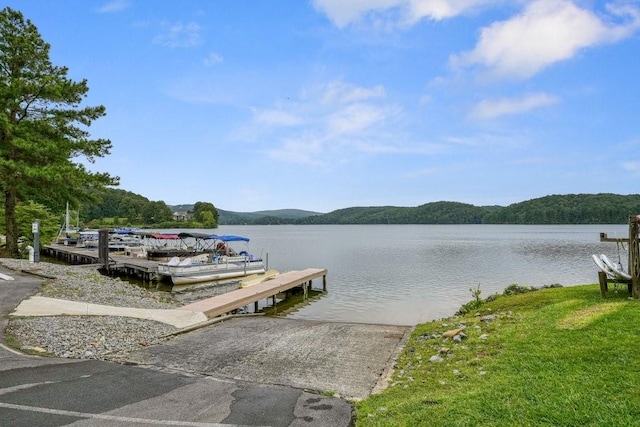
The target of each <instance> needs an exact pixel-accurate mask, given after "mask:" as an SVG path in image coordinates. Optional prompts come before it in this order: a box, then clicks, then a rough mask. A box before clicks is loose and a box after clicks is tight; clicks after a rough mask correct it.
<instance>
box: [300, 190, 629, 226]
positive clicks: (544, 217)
mask: <svg viewBox="0 0 640 427" xmlns="http://www.w3.org/2000/svg"><path fill="white" fill-rule="evenodd" d="M636 214H640V195H637V194H632V195H624V196H623V195H618V194H568V195H553V196H546V197H541V198H538V199H532V200H528V201H526V202H520V203H515V204H512V205H509V206H507V207H501V206H480V207H479V206H474V205H469V204H464V203H457V202H434V203H427V204H424V205H421V206H418V207H394V206H383V207H354V208H347V209H340V210H336V211H333V212H329V213H327V214H324V215H318V216H311V217H308V218H304V219H301V220H299V221H298V222H297V223H298V224H625V223H627V222H628V219H629V215H636Z"/></svg>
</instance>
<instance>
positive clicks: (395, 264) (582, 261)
mask: <svg viewBox="0 0 640 427" xmlns="http://www.w3.org/2000/svg"><path fill="white" fill-rule="evenodd" d="M600 232H606V233H607V234H608V235H609V237H614V238H626V237H628V226H627V225H533V226H532V225H319V226H316V225H304V226H294V225H284V226H220V228H218V229H217V230H215V233H216V234H239V235H243V236H247V237H249V238H251V242H250V246H249V249H250V252H252V253H254V254H256V255H259V254H260V253H261V252H262V254H263V256H265V255H266V254H267V253H268V260H269V268H270V269H276V270H278V271H281V272H284V271H289V270H300V269H304V268H308V267H318V268H326V269H328V271H329V272H328V275H327V285H328V293H327V295H326V296H323V297H322V298H320V299H317V300H314V301H313V302H312V303H311V304H308V305H306V306H304V307H302V308H300V309H299V310H298V311H296V312H295V313H293V314H291V315H289V317H292V318H300V319H319V320H330V321H345V322H360V323H381V324H395V325H415V324H417V323H420V322H425V321H429V320H434V319H440V318H443V317H448V316H451V315H453V314H454V313H455V312H456V311H457V310H458V309H459V308H460V306H461V305H462V304H464V303H466V302H468V301H470V300H471V299H472V294H471V292H470V290H469V289H470V288H474V289H475V288H476V287H477V286H478V285H479V286H480V290H481V291H482V295H481V296H482V297H487V296H489V295H491V294H493V293H496V292H498V293H501V292H502V291H503V290H504V288H505V287H507V286H509V285H510V284H512V283H518V284H520V285H526V286H531V285H533V286H542V285H550V284H561V285H563V286H570V285H575V284H586V283H597V280H598V277H597V271H598V270H597V268H596V266H595V264H594V263H593V261H592V259H591V255H592V254H600V253H605V254H607V256H609V258H611V259H612V260H615V261H617V260H618V256H620V257H621V259H622V262H623V265H624V267H625V269H626V268H627V252H626V246H625V248H624V250H623V249H621V250H620V252H619V250H618V245H617V244H616V243H602V242H600ZM317 282H318V283H314V286H315V287H321V286H322V283H321V280H318V281H317Z"/></svg>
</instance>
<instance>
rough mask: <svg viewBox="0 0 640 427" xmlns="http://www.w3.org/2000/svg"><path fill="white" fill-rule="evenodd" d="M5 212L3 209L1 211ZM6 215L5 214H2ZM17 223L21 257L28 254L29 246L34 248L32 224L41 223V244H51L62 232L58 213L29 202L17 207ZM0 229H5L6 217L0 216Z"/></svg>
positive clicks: (19, 204)
mask: <svg viewBox="0 0 640 427" xmlns="http://www.w3.org/2000/svg"><path fill="white" fill-rule="evenodd" d="M0 211H3V209H0ZM2 213H3V214H4V212H2ZM16 220H17V221H16V222H17V223H18V224H19V227H18V240H19V247H18V250H19V252H20V254H21V255H23V254H26V253H27V246H28V245H31V246H33V240H34V239H33V238H34V236H33V229H32V224H33V223H34V221H35V220H38V221H39V222H40V227H39V232H40V244H41V245H45V244H49V243H50V242H51V241H53V239H54V238H55V237H56V236H57V234H58V231H59V230H60V218H59V215H58V214H56V213H52V212H51V210H50V209H49V208H48V207H46V206H44V205H42V204H39V203H35V202H33V201H28V202H26V203H18V205H17V206H16ZM0 227H4V215H0Z"/></svg>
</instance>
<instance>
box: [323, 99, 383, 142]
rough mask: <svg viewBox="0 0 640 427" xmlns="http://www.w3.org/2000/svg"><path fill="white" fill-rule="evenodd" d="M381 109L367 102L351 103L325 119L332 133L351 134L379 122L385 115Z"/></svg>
mask: <svg viewBox="0 0 640 427" xmlns="http://www.w3.org/2000/svg"><path fill="white" fill-rule="evenodd" d="M386 116H387V115H386V113H385V111H384V110H383V109H381V108H379V107H377V106H374V105H368V104H352V105H349V106H347V107H346V108H343V109H342V110H340V111H337V112H335V113H333V114H332V115H331V116H329V118H328V120H327V129H328V130H329V132H331V133H332V134H339V135H344V134H353V133H356V132H361V131H363V130H365V129H367V128H370V127H371V126H373V125H375V124H377V123H380V122H381V121H383V120H384V119H385V117H386Z"/></svg>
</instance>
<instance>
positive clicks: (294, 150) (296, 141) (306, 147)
mask: <svg viewBox="0 0 640 427" xmlns="http://www.w3.org/2000/svg"><path fill="white" fill-rule="evenodd" d="M323 151H324V144H323V142H322V141H321V140H320V139H318V138H316V137H313V136H308V135H303V136H300V137H296V138H292V139H289V140H286V141H285V142H284V143H283V144H282V146H281V147H279V148H276V149H272V150H270V151H269V155H270V156H271V157H272V158H274V159H277V160H282V161H286V162H289V163H301V164H309V165H319V164H322V161H320V160H319V159H320V158H321V154H322V153H323Z"/></svg>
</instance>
